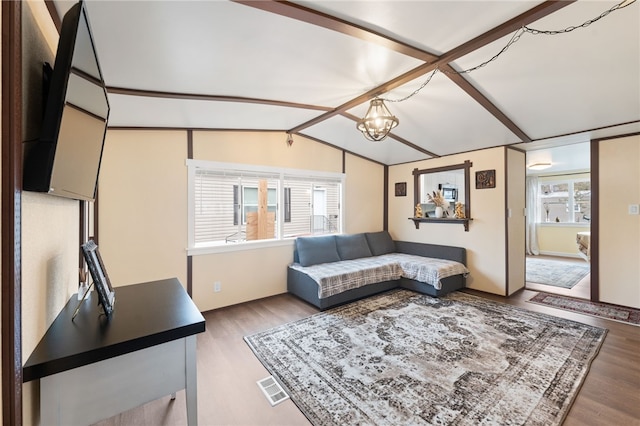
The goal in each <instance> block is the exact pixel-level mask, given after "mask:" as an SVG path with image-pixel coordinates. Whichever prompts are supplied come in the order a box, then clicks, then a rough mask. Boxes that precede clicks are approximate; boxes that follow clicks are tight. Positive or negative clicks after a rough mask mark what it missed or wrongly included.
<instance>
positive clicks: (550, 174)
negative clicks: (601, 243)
mask: <svg viewBox="0 0 640 426" xmlns="http://www.w3.org/2000/svg"><path fill="white" fill-rule="evenodd" d="M526 155H527V160H526V163H527V165H528V167H527V197H526V200H527V201H526V204H527V205H526V208H527V212H530V217H527V222H528V223H527V234H528V235H527V247H526V264H525V271H526V274H525V277H526V278H525V288H526V289H528V290H532V291H542V292H546V293H553V294H561V295H565V296H571V297H577V298H580V299H590V298H591V266H590V247H589V246H590V231H591V171H590V166H591V165H590V142H584V143H577V144H571V145H564V146H557V147H553V148H545V149H539V150H532V151H528V152H527V154H526ZM541 164H544V165H546V168H545V169H542V170H540V169H538V170H535V169H534V168H532V167H531V166H532V165H541Z"/></svg>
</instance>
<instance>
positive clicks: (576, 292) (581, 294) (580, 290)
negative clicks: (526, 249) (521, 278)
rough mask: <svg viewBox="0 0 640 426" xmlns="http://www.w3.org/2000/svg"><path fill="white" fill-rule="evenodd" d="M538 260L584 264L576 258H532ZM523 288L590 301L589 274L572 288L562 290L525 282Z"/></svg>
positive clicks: (540, 256) (543, 256) (542, 256)
mask: <svg viewBox="0 0 640 426" xmlns="http://www.w3.org/2000/svg"><path fill="white" fill-rule="evenodd" d="M534 257H536V258H538V259H547V260H550V261H554V260H556V261H558V260H560V261H563V262H574V263H579V264H582V265H584V264H585V263H586V262H585V261H584V260H583V259H581V258H576V257H558V256H545V255H539V256H534ZM525 288H526V289H527V290H533V291H543V292H545V293H551V294H561V295H563V296H570V297H577V298H578V299H587V300H590V299H591V273H589V274H587V276H585V277H584V278H583V279H581V280H580V281H579V282H578V284H576V285H575V286H574V287H573V288H562V287H556V286H552V285H544V284H539V283H532V282H526V283H525Z"/></svg>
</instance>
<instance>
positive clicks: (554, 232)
mask: <svg viewBox="0 0 640 426" xmlns="http://www.w3.org/2000/svg"><path fill="white" fill-rule="evenodd" d="M590 230H591V226H589V225H587V226H584V225H581V226H579V225H555V224H550V225H545V224H538V246H539V247H540V254H547V255H552V256H566V257H580V254H579V253H580V252H579V251H578V246H577V244H576V234H577V233H578V232H583V231H590Z"/></svg>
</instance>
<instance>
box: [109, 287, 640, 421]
mask: <svg viewBox="0 0 640 426" xmlns="http://www.w3.org/2000/svg"><path fill="white" fill-rule="evenodd" d="M465 291H467V292H468V293H471V294H475V295H478V296H482V297H487V298H489V299H492V300H495V301H498V302H503V303H508V304H510V305H515V306H520V307H523V308H525V309H528V310H531V311H536V312H543V313H547V314H551V315H556V316H559V317H564V318H569V319H572V320H575V321H580V322H583V323H587V324H592V325H595V326H599V327H603V328H607V329H608V330H609V332H608V334H607V337H606V339H605V342H604V344H603V346H602V348H601V350H600V353H599V354H598V356H597V357H596V359H595V360H594V362H593V364H592V366H591V370H590V371H589V374H588V376H587V378H586V380H585V381H584V383H583V384H582V387H581V389H580V392H579V393H578V396H577V398H576V400H575V402H574V404H573V406H572V408H571V411H570V412H569V414H568V416H567V418H566V420H565V422H564V425H565V426H574V425H594V426H595V425H598V426H602V425H640V327H636V326H632V325H627V324H621V323H618V322H614V321H609V320H605V319H600V318H595V317H590V316H586V315H581V314H576V313H572V312H567V311H562V310H558V309H554V308H550V307H546V306H541V305H536V304H533V303H528V302H527V300H529V299H530V298H531V297H533V296H534V295H535V294H536V292H532V291H529V290H523V291H521V292H518V293H516V294H515V295H513V296H511V297H510V298H508V299H507V298H504V297H501V296H495V295H489V294H486V293H481V292H478V291H473V290H465ZM316 312H317V309H315V308H313V307H312V306H310V305H308V304H306V303H304V302H302V301H300V300H298V299H297V298H295V297H293V296H291V295H288V294H282V295H278V296H274V297H270V298H267V299H262V300H256V301H252V302H248V303H244V304H242V305H237V306H231V307H227V308H223V309H218V310H215V311H211V312H206V313H205V314H204V316H205V318H206V321H207V330H206V332H204V333H202V334H200V335H198V419H199V424H200V425H309V422H308V421H307V419H306V418H305V417H304V415H302V413H301V412H300V411H299V410H298V409H297V408H296V406H295V405H294V404H293V402H291V401H290V400H287V401H284V402H283V403H281V404H279V405H277V406H275V407H271V406H270V404H269V403H268V402H267V400H266V398H265V397H264V396H263V394H262V392H261V391H260V390H259V389H258V386H257V385H256V381H257V380H259V379H262V378H264V377H266V376H267V375H268V373H267V371H266V370H265V369H264V367H263V366H262V364H260V362H259V361H258V360H257V359H256V358H255V356H254V355H253V353H252V352H251V350H250V349H249V347H248V346H247V344H246V343H245V342H244V340H243V336H245V335H249V334H252V333H255V332H258V331H261V330H266V329H268V328H271V327H274V326H276V325H279V324H283V323H286V322H290V321H294V320H297V319H300V318H305V317H307V316H309V315H312V314H314V313H316ZM160 373H161V372H160ZM178 424H186V410H185V401H184V391H182V392H179V393H178V395H177V398H176V400H175V401H170V399H169V398H168V397H167V398H162V399H159V400H156V401H153V402H150V403H148V404H146V405H144V406H142V407H138V408H135V409H133V410H130V411H127V412H125V413H123V414H120V415H118V416H115V417H113V418H111V419H108V420H105V421H102V422H100V423H98V425H100V426H108V425H109V426H110V425H178Z"/></svg>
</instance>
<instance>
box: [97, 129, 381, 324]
mask: <svg viewBox="0 0 640 426" xmlns="http://www.w3.org/2000/svg"><path fill="white" fill-rule="evenodd" d="M193 157H194V159H196V160H208V161H218V162H229V163H243V164H253V165H265V166H270V167H282V168H295V169H308V170H317V171H326V172H336V173H340V172H342V170H343V152H342V151H341V150H339V149H336V148H332V147H329V146H328V145H324V144H320V143H317V142H314V141H312V140H309V139H306V138H304V137H300V136H294V143H293V145H292V146H291V147H289V146H288V145H287V143H286V134H285V133H283V132H228V131H194V132H193ZM186 158H187V132H186V131H142V130H109V131H108V134H107V142H106V146H105V154H104V159H103V163H102V169H101V172H100V182H99V203H98V206H99V216H98V217H99V218H98V222H99V223H98V226H99V245H100V251H101V253H102V256H103V259H104V261H105V266H106V267H107V268H108V271H109V275H110V278H111V280H112V281H113V282H114V284H115V285H122V284H131V283H134V282H140V281H148V280H153V279H159V278H163V277H173V276H177V277H178V278H179V279H180V281H181V282H182V283H183V285H185V286H186V285H187V278H186V271H187V252H186V249H187V214H188V212H187V167H186V165H185V160H186ZM344 163H345V164H344V168H345V174H346V179H345V195H346V198H347V201H346V202H345V204H346V210H345V228H346V232H363V231H377V230H380V229H382V215H383V213H382V205H383V202H382V197H383V187H384V184H383V177H384V167H383V166H381V165H379V164H376V163H373V162H371V161H368V160H363V159H362V158H359V157H356V156H353V155H348V154H347V155H346V156H345V160H344ZM292 260H293V242H292V241H291V242H289V243H285V244H284V245H280V246H277V247H263V248H254V249H251V250H240V251H233V252H224V253H216V254H200V255H194V256H193V258H192V286H193V299H194V302H195V303H196V305H197V306H198V308H199V309H200V310H202V311H207V310H211V309H215V308H219V307H223V306H228V305H232V304H237V303H242V302H245V301H248V300H254V299H258V298H262V297H267V296H272V295H275V294H280V293H284V292H286V266H287V265H288V264H289V263H291V261H292ZM216 281H219V282H220V284H221V288H222V291H220V292H217V293H214V292H213V285H214V282H216Z"/></svg>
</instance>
